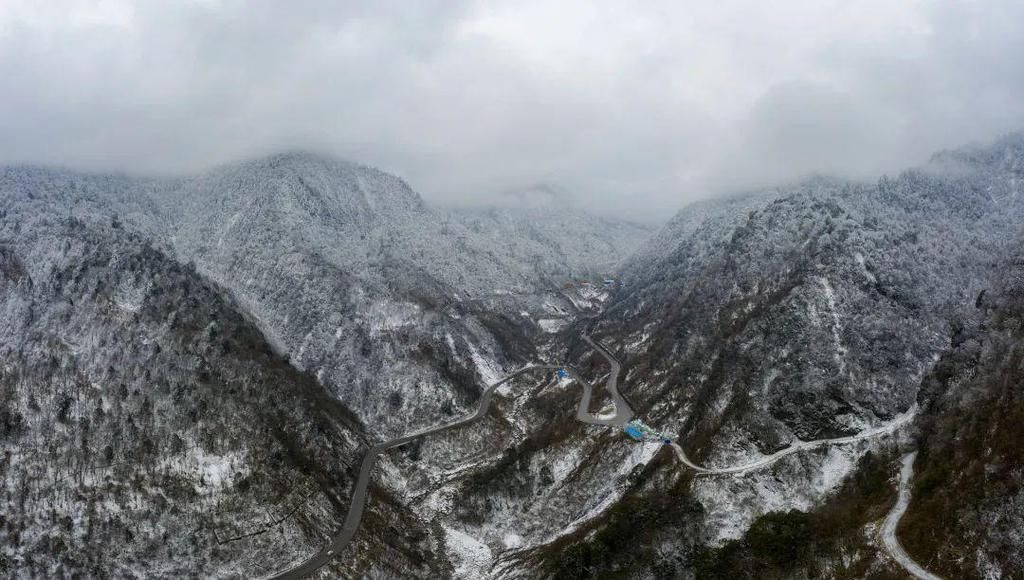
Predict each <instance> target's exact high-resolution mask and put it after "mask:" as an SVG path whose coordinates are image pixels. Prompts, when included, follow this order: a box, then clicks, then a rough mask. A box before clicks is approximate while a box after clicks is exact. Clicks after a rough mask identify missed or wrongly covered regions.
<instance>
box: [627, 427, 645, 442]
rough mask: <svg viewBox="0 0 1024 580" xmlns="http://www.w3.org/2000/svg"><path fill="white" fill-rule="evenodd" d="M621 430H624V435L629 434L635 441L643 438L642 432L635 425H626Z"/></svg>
mask: <svg viewBox="0 0 1024 580" xmlns="http://www.w3.org/2000/svg"><path fill="white" fill-rule="evenodd" d="M623 431H625V432H626V435H629V436H630V437H632V438H633V439H636V440H637V441H643V440H644V432H643V431H641V430H640V429H639V428H637V427H636V425H626V428H625V429H623Z"/></svg>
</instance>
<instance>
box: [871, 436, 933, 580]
mask: <svg viewBox="0 0 1024 580" xmlns="http://www.w3.org/2000/svg"><path fill="white" fill-rule="evenodd" d="M916 458H917V452H916V451H915V452H913V453H908V454H906V455H904V456H903V467H902V468H901V469H900V483H899V490H900V495H899V497H898V498H897V499H896V505H894V506H892V511H890V512H889V515H887V516H886V517H885V523H884V524H883V525H882V544H884V545H885V549H886V551H887V552H889V555H890V556H892V557H893V559H894V560H896V561H897V562H899V564H900V566H903V568H904V569H905V570H906V571H907V572H908V573H909V574H910V575H911V576H913V577H914V578H919V579H920V580H941V579H940V578H939V577H938V576H936V575H935V574H932V573H931V572H929V571H928V570H925V569H924V568H923V567H921V565H920V564H918V563H917V562H915V561H914V559H913V558H911V557H910V554H907V551H906V550H904V549H903V545H902V544H900V539H899V538H897V537H896V526H898V525H899V523H900V519H901V518H902V517H903V514H905V513H906V512H907V507H908V506H909V505H910V480H911V479H912V478H913V477H914V459H916Z"/></svg>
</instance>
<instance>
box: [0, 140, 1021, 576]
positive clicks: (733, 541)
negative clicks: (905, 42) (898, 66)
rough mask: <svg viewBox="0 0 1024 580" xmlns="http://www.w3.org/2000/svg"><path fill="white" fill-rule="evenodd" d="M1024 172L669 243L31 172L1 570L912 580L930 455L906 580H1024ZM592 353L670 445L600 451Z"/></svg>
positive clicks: (284, 195)
mask: <svg viewBox="0 0 1024 580" xmlns="http://www.w3.org/2000/svg"><path fill="white" fill-rule="evenodd" d="M1022 167H1024V139H1022V137H1021V136H1020V135H1019V134H1018V135H1010V136H1007V137H1005V138H1002V139H1000V140H998V141H996V142H994V143H992V144H990V145H988V146H984V147H981V146H972V147H967V148H963V149H957V150H950V151H946V152H942V153H938V154H936V155H934V156H933V157H932V159H931V161H929V162H928V163H927V164H925V165H923V166H921V167H919V168H916V169H911V170H908V171H905V172H902V173H900V174H899V175H896V176H893V177H882V178H880V179H878V180H877V181H876V182H873V183H862V182H851V181H846V180H841V179H830V178H815V179H811V180H807V181H804V182H801V183H799V184H796V185H793V186H786V187H779V188H764V189H759V190H755V191H753V192H750V193H747V194H743V195H737V196H733V197H730V198H726V199H721V200H711V201H705V202H699V203H695V204H692V205H690V206H687V207H685V208H684V209H682V210H681V211H680V212H678V213H677V214H676V215H675V216H674V217H673V218H672V219H671V220H669V221H668V223H667V224H666V225H665V226H664V227H662V228H661V229H660V230H658V231H656V232H654V231H651V230H649V229H647V228H645V227H644V226H641V225H637V224H634V223H631V222H629V221H624V220H613V219H609V218H604V217H596V216H595V215H593V214H590V213H589V212H588V211H586V208H580V207H578V206H576V205H574V204H573V203H571V202H569V201H567V200H564V199H561V198H560V197H559V196H557V195H553V196H552V195H549V196H546V199H545V200H544V202H543V203H535V200H533V199H532V198H533V197H536V196H526V197H524V198H522V200H520V201H517V202H516V203H510V204H507V205H505V206H502V207H477V208H465V207H462V208H457V209H451V208H439V207H435V206H432V205H430V204H428V203H425V202H424V201H423V200H422V199H421V197H420V196H419V195H418V194H417V193H416V192H415V191H414V190H413V189H412V188H411V187H410V186H409V185H408V184H407V183H406V182H405V181H403V180H402V179H400V178H398V177H396V176H394V175H391V174H389V173H386V172H384V171H381V170H378V169H374V168H371V167H368V166H364V165H360V164H357V163H351V162H347V161H343V160H339V159H337V158H334V157H331V156H325V155H319V154H312V153H282V154H276V155H272V156H269V157H262V158H258V159H253V160H249V161H242V162H237V163H234V164H231V165H227V166H224V167H220V168H216V169H213V170H211V171H209V172H205V173H202V174H198V175H195V176H190V177H175V178H138V177H130V176H125V175H102V174H87V173H78V172H73V171H67V170H56V169H41V168H35V167H27V166H16V167H8V168H4V169H3V170H0V171H2V172H0V202H2V203H0V289H2V296H3V301H4V304H3V311H4V312H5V313H6V314H5V316H4V322H3V326H2V327H0V331H2V335H0V336H2V339H0V349H2V350H0V352H3V353H4V355H3V356H4V361H5V362H4V365H3V367H2V374H0V389H2V390H0V400H2V402H3V405H2V410H0V445H2V456H0V457H2V463H0V465H2V467H3V471H2V474H3V475H2V477H3V481H4V482H5V485H3V486H0V494H2V495H0V505H2V506H3V508H4V509H3V510H2V511H3V514H4V519H3V523H2V526H0V534H2V536H0V537H2V541H0V570H2V571H3V572H4V573H6V574H9V575H11V576H14V577H44V576H53V575H74V574H79V575H83V576H96V577H107V576H118V577H172V576H173V577H179V576H182V575H185V576H191V575H202V576H210V577H239V576H244V577H272V576H274V575H275V574H277V573H286V572H288V571H289V570H293V569H297V567H299V566H300V565H302V564H303V563H304V562H307V561H309V559H310V558H312V557H314V556H316V555H317V554H325V556H324V558H325V560H324V562H323V564H322V565H323V567H322V568H321V573H323V574H333V575H341V576H361V575H366V576H369V577H385V578H390V577H456V578H479V577H493V578H517V577H524V578H525V577H538V576H541V577H547V576H550V577H601V576H603V575H606V574H619V575H624V576H625V577H691V576H693V575H696V576H697V577H717V576H722V575H738V576H741V577H744V576H754V575H762V576H767V577H780V578H783V577H786V578H788V577H820V576H844V575H845V576H853V577H861V576H871V577H879V576H881V577H887V576H894V577H895V576H898V575H899V574H900V573H901V572H900V571H901V570H903V567H902V566H903V564H901V563H899V562H900V561H899V560H897V559H894V558H895V557H896V556H892V555H890V552H889V548H888V547H887V545H886V544H885V543H884V542H883V539H882V534H881V533H879V532H878V530H879V529H880V527H881V522H882V520H883V519H885V518H886V517H887V514H889V513H890V511H891V509H892V507H893V505H895V498H896V487H895V486H894V484H893V483H892V481H893V478H894V477H895V475H896V474H897V473H898V472H899V469H898V464H899V460H900V459H901V457H902V456H905V455H906V454H907V453H909V452H913V451H917V453H918V455H917V473H916V475H914V476H913V477H914V481H915V482H917V481H919V482H920V483H919V484H918V483H915V484H913V487H912V495H911V500H910V502H909V507H908V509H907V512H906V515H905V516H904V517H903V518H902V520H901V523H900V524H899V527H898V528H897V533H898V535H899V537H900V538H902V541H903V543H904V546H905V549H906V551H907V552H908V553H909V556H907V557H908V558H912V559H913V560H915V561H917V562H919V563H921V564H922V565H924V566H927V568H928V569H929V570H931V571H933V572H936V573H940V574H944V575H950V576H952V577H979V578H980V577H991V576H992V575H993V574H995V572H994V571H1001V572H1000V573H1009V574H1010V576H1011V577H1012V575H1013V574H1014V573H1015V571H1016V570H1019V568H1020V561H1019V558H1018V557H1017V554H1019V553H1021V552H1022V549H1021V548H1024V546H1021V545H1020V541H1019V540H1020V538H1019V537H1018V535H1017V534H1016V533H1015V532H1014V530H1015V527H1014V522H1018V521H1019V520H1020V514H1019V513H1018V512H1019V510H1018V509H1017V507H1016V506H1017V505H1018V504H1019V497H1018V496H1019V489H1020V486H1019V483H1020V482H1019V481H1018V480H1019V473H1020V467H1021V462H1020V457H1019V453H1015V452H1014V450H1013V449H1014V448H1013V446H1012V444H1011V443H1010V442H1012V441H1014V440H1015V437H1016V435H1015V432H1014V430H1013V429H1014V427H1013V425H1014V419H1013V417H1014V416H1015V415H1014V413H1017V412H1018V409H1017V407H1018V406H1019V405H1017V403H1016V402H1015V401H1017V400H1018V399H1020V397H1019V396H1018V395H1019V393H1017V391H1018V390H1019V388H1018V386H1019V385H1018V383H1019V382H1015V381H1013V380H1012V376H1013V372H1014V371H1013V369H1014V368H1016V367H1015V366H1014V365H1015V363H1014V361H1015V360H1016V359H1015V358H1014V357H1016V356H1017V355H1016V354H1014V353H1016V352H1017V351H1018V350H1019V348H1020V341H1019V340H1018V339H1019V337H1017V333H1016V331H1015V330H1014V329H1016V328H1017V326H1019V325H1018V324H1017V322H1015V321H1016V319H1017V318H1018V317H1019V316H1018V314H1019V313H1017V312H1016V310H1015V309H1016V302H1015V296H1016V295H1017V293H1018V292H1017V287H1018V286H1019V283H1018V282H1019V278H1020V276H1019V267H1018V262H1019V251H1018V249H1019V247H1020V242H1021V239H1022V238H1021V235H1022V234H1024V231H1022V229H1021V225H1020V224H1021V223H1024V221H1022V217H1024V215H1022V214H1024V203H1022V202H1021V200H1020V199H1019V198H1020V197H1021V196H1020V188H1021V187H1022V186H1024V174H1022V169H1021V168H1022ZM542 197H543V196H542ZM644 240H646V241H644ZM586 336H590V337H593V339H594V340H596V341H598V343H599V344H602V345H604V347H606V348H607V349H608V350H609V355H608V356H612V357H614V359H615V360H618V361H620V362H621V367H622V368H621V372H620V373H619V375H617V378H618V379H619V387H620V388H621V389H622V395H623V396H624V397H625V404H628V405H629V407H630V410H631V411H632V413H633V415H634V416H635V417H636V419H638V420H640V421H642V422H643V424H645V425H647V426H649V427H650V428H651V429H653V430H655V431H656V432H657V433H658V437H659V438H657V439H650V440H644V441H634V440H633V439H631V438H630V437H628V436H626V435H625V434H624V433H623V431H622V429H621V428H620V427H619V426H614V425H612V426H609V425H602V424H600V423H597V424H587V423H584V422H580V421H578V420H577V417H576V416H575V415H576V413H577V411H576V406H577V404H578V402H579V400H580V397H581V396H582V392H581V388H580V387H581V386H582V384H583V383H587V384H588V385H589V384H591V383H592V384H595V385H597V386H596V387H595V388H594V396H595V399H596V400H595V401H593V402H592V403H591V405H590V409H589V410H590V412H592V413H594V414H595V416H598V417H613V416H615V414H616V413H620V412H621V411H622V409H621V408H620V407H619V405H620V404H616V403H615V400H616V399H615V397H614V395H615V393H614V392H612V391H609V390H607V389H608V387H605V386H602V385H601V383H603V382H604V381H607V380H610V378H613V377H612V375H609V373H608V370H609V366H608V360H607V359H606V358H605V355H604V354H602V353H601V352H600V351H599V350H595V348H594V347H593V346H591V345H590V344H589V343H588V342H586V340H585V338H584V337H586ZM531 365H542V368H537V369H534V370H532V371H524V372H523V373H522V374H520V375H517V376H516V377H515V378H514V379H511V380H510V381H508V382H506V383H502V384H501V385H500V387H499V388H497V389H496V390H493V391H492V390H491V389H489V388H488V387H489V386H491V385H497V384H498V383H499V381H501V379H503V378H504V377H506V376H507V375H509V374H510V373H513V372H514V371H518V370H520V369H524V368H526V367H529V366H531ZM547 367H550V368H547ZM557 368H570V369H573V372H574V373H576V374H574V375H572V376H565V377H560V376H558V375H557V374H555V373H554V369H557ZM587 388H588V389H589V388H590V387H589V386H588V387H587ZM587 392H589V391H587ZM479 405H486V407H485V412H483V414H482V415H480V416H479V418H478V419H477V420H476V421H475V422H470V423H466V424H460V425H458V426H454V427H452V428H451V429H449V430H446V431H443V432H438V433H434V434H428V435H424V436H422V437H417V438H413V439H412V440H410V441H408V442H406V443H402V444H400V445H396V446H395V447H391V448H381V449H379V450H378V451H373V450H374V449H377V448H376V447H374V445H380V444H383V443H385V442H387V441H390V440H392V439H393V438H396V437H400V436H404V435H408V434H411V433H414V432H416V431H417V430H418V429H428V428H431V427H434V426H437V425H443V424H446V423H449V422H452V421H456V420H459V419H460V418H464V417H468V416H471V415H472V413H473V412H474V411H475V410H476V409H477V408H478V406H479ZM1018 423H1019V421H1018ZM663 438H664V439H668V440H669V441H670V442H672V443H674V444H675V445H676V446H677V447H676V448H673V447H672V446H669V445H665V444H664V441H662V439H663ZM371 451H373V452H374V453H379V456H375V457H376V460H375V463H371V464H370V470H369V471H367V470H366V468H365V467H364V464H365V460H366V458H367V457H371V456H370V455H368V454H369V453H371ZM683 458H685V461H683ZM687 462H689V463H687ZM745 465H749V466H750V467H748V468H744V467H743V466H745ZM694 466H696V467H694ZM363 478H366V481H367V482H368V483H367V487H366V493H365V496H364V495H363V494H362V492H360V491H359V485H358V484H357V482H358V481H360V480H361V479H363ZM964 498H967V499H968V500H969V502H970V503H964V501H963V499H964ZM362 501H365V505H366V513H365V514H363V516H362V517H361V518H360V519H359V520H358V521H357V522H356V525H357V527H356V528H355V530H356V531H355V533H354V536H353V537H352V541H351V542H347V543H344V544H342V545H341V546H340V547H339V548H337V550H334V549H331V553H329V554H328V553H327V550H328V547H325V546H328V545H329V543H330V542H331V541H332V538H336V537H337V535H338V533H339V530H343V529H344V525H347V524H345V521H346V517H347V515H348V514H349V513H350V511H351V510H353V509H354V507H353V506H355V505H356V503H357V502H362ZM968 506H971V507H968ZM965 510H970V513H971V514H975V515H977V517H976V518H975V517H974V516H971V517H970V518H968V517H966V516H965V515H964V514H966V513H967V511H965ZM936 527H938V528H941V529H943V530H948V531H946V532H943V533H942V534H935V533H933V532H931V531H930V530H934V529H936ZM395 530H400V532H398V533H396V532H395ZM778 542H784V543H785V545H786V546H788V548H787V550H786V551H783V552H780V551H779V550H778V548H777V545H778ZM773 546H776V547H773ZM936 554H939V555H938V556H937V555H936Z"/></svg>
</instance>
